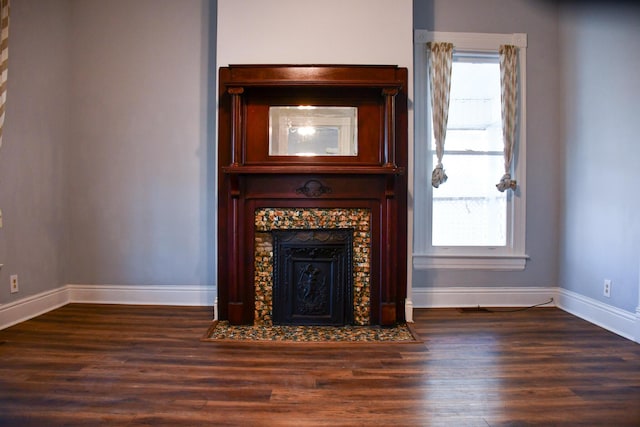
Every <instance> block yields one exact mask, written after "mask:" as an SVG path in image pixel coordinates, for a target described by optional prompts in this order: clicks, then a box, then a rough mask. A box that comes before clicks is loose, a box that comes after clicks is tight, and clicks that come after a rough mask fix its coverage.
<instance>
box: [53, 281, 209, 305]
mask: <svg viewBox="0 0 640 427" xmlns="http://www.w3.org/2000/svg"><path fill="white" fill-rule="evenodd" d="M66 287H67V289H68V290H69V299H70V302H76V303H85V304H141V305H191V306H213V302H214V300H215V299H216V296H217V289H216V287H214V286H198V285H184V286H179V285H175V286H160V285H158V286H152V285H80V284H72V285H67V286H66Z"/></svg>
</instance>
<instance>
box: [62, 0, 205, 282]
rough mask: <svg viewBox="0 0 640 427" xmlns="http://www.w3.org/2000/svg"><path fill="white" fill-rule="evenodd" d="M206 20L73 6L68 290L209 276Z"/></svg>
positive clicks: (170, 1) (112, 6) (199, 15)
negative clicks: (72, 286) (70, 286)
mask: <svg viewBox="0 0 640 427" xmlns="http://www.w3.org/2000/svg"><path fill="white" fill-rule="evenodd" d="M213 7H214V10H215V5H214V6H213ZM209 14H210V9H209V2H208V1H205V0H189V1H174V0H136V1H129V0H111V1H108V2H105V1H103V0H82V1H73V2H72V40H73V41H72V46H71V51H72V53H73V55H72V60H71V69H72V77H73V78H72V83H71V89H70V93H71V117H72V122H71V138H70V144H69V150H68V155H67V163H68V169H67V173H68V176H67V178H68V188H67V191H68V200H69V224H70V227H69V246H68V250H69V252H68V262H69V271H68V273H67V275H66V281H67V282H68V283H80V284H92V283H99V284H117V285H127V284H136V285H151V284H152V285H201V284H207V283H209V282H210V281H212V280H213V278H212V277H211V271H212V265H213V264H212V263H213V261H214V259H215V258H214V256H213V252H212V251H213V248H214V246H213V242H214V238H215V231H214V227H213V221H212V218H213V213H212V212H210V210H211V206H212V204H211V203H212V202H211V200H212V197H213V194H212V193H211V192H210V189H213V188H215V183H213V182H209V180H210V179H212V177H213V176H214V174H212V173H210V170H209V169H210V168H211V167H214V165H215V162H211V150H215V146H214V145H213V144H212V143H211V141H210V140H209V138H208V136H209V135H213V134H214V132H213V130H211V132H209V126H210V125H211V123H210V121H209V117H208V115H209V114H215V113H214V111H215V109H214V108H211V106H209V102H210V97H209V89H210V87H209V83H210V79H209V73H210V70H209V67H210V64H209V58H210V51H209V38H210V33H209V30H210V29H209ZM214 23H215V21H214ZM212 28H213V30H214V31H215V25H213V26H212ZM214 52H215V51H214ZM213 57H214V58H215V53H214V55H213Z"/></svg>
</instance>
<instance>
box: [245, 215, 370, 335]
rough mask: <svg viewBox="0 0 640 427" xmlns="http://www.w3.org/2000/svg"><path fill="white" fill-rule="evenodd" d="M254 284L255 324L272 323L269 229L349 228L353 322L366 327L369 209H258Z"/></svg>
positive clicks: (271, 248)
mask: <svg viewBox="0 0 640 427" xmlns="http://www.w3.org/2000/svg"><path fill="white" fill-rule="evenodd" d="M254 219H255V248H254V268H255V275H254V283H255V314H254V323H255V324H256V325H271V324H272V318H271V313H272V311H271V310H272V307H273V292H272V290H273V242H272V237H271V233H270V231H271V230H289V229H300V230H309V229H318V228H329V229H331V228H352V229H353V230H354V231H353V320H354V324H355V325H360V326H364V325H369V324H370V321H371V317H370V312H371V308H370V297H371V283H370V277H371V210H370V209H362V208H357V209H349V208H332V209H309V208H261V209H256V211H255V215H254Z"/></svg>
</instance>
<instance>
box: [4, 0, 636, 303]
mask: <svg viewBox="0 0 640 427" xmlns="http://www.w3.org/2000/svg"><path fill="white" fill-rule="evenodd" d="M215 6H216V2H215V0H189V1H187V0H184V1H172V0H136V1H135V2H131V1H127V0H115V1H111V2H104V1H102V0H77V1H76V0H47V1H41V0H16V1H14V2H13V3H12V10H11V13H12V15H11V35H10V37H11V41H10V57H9V58H10V59H9V60H10V74H9V85H8V90H9V92H8V105H7V122H6V128H5V134H4V146H3V147H2V148H1V149H0V208H2V210H3V213H4V218H3V219H4V227H3V228H2V229H0V263H4V264H5V266H4V268H3V269H2V270H0V304H4V303H7V302H11V301H15V300H17V299H19V298H24V297H25V296H28V295H34V294H37V293H40V292H43V291H46V290H49V289H55V288H57V287H59V286H61V285H63V284H65V283H101V284H102V283H104V284H155V285H163V284H167V285H180V284H211V283H214V278H215V270H214V266H215V264H214V262H215V253H214V250H215V249H214V248H215V244H214V242H215V224H214V223H213V218H214V215H213V214H214V212H215V194H214V193H215V183H214V181H213V180H214V178H215V171H214V170H213V169H212V168H213V167H214V166H213V165H215V142H214V136H215V132H214V130H213V128H214V122H213V120H214V119H215V117H213V116H214V114H212V113H211V112H212V111H215V99H214V98H213V96H212V93H213V92H214V90H213V88H214V87H215V82H214V81H215V71H212V70H215V64H214V63H213V59H212V58H215V50H214V49H215V22H216V20H215ZM574 7H575V8H577V7H578V6H576V5H573V4H570V3H567V4H566V5H564V6H562V7H560V9H561V10H560V12H561V13H559V9H558V7H557V6H555V3H554V2H549V1H542V0H540V1H538V0H483V1H482V2H479V1H474V0H427V1H422V0H415V1H414V10H415V14H414V27H415V28H420V29H432V30H439V31H465V32H504V33H508V32H526V33H527V34H528V36H529V49H528V68H527V77H528V105H527V111H528V135H527V151H528V152H527V159H528V167H527V172H528V175H527V189H528V199H527V253H528V254H529V255H530V256H531V260H530V261H529V262H528V264H527V268H526V269H525V270H524V271H522V272H488V271H469V272H457V271H438V270H435V271H418V272H415V274H414V285H415V286H438V285H444V286H473V285H477V286H514V285H515V286H518V285H521V286H555V285H558V284H560V285H562V286H564V287H565V288H566V289H569V290H572V291H575V292H578V293H580V294H584V295H587V296H591V297H593V298H600V299H602V297H601V295H602V280H603V279H604V278H610V279H612V280H613V291H612V297H611V299H610V300H608V299H607V300H605V299H603V301H605V302H607V303H611V304H613V305H615V306H617V307H620V308H623V309H626V310H629V311H633V309H634V308H635V305H636V304H637V302H638V295H637V292H638V291H637V288H638V282H639V278H638V274H639V273H638V270H639V268H640V266H639V265H638V264H639V263H640V260H639V258H640V248H639V244H640V243H639V242H640V226H639V222H638V219H637V218H638V215H637V212H638V210H639V209H640V198H638V196H637V195H636V193H637V191H636V190H635V187H636V186H637V184H638V183H639V182H640V175H639V174H640V172H639V171H640V168H638V166H637V159H638V158H640V146H639V145H638V144H637V137H636V138H634V136H636V129H635V127H634V124H635V123H636V122H637V118H636V116H637V111H638V109H637V105H638V104H637V100H638V99H639V96H640V90H639V89H638V78H637V70H638V69H640V59H639V58H638V55H639V54H640V46H638V41H639V40H640V37H639V34H638V26H637V22H638V20H637V15H634V16H632V15H631V14H629V13H628V11H627V13H626V14H625V13H617V12H615V11H611V10H609V11H602V10H599V11H595V12H594V11H591V10H582V9H575V10H574ZM593 7H595V6H593ZM560 28H562V31H560ZM614 43H624V46H627V47H626V48H624V49H622V48H618V47H614V48H612V46H614ZM599 58H601V59H604V60H607V61H609V62H608V65H607V67H606V68H604V69H603V68H602V67H601V65H600V59H599ZM607 77H612V78H613V79H612V82H613V85H614V88H615V90H607V89H606V88H605V86H604V85H603V83H601V82H602V81H603V80H604V79H606V78H607ZM624 82H632V83H631V87H628V86H625V87H623V86H622V84H623V83H624ZM565 141H566V150H565V149H564V146H565ZM603 142H604V144H603ZM621 150H626V151H625V154H624V155H620V154H619V151H621ZM565 182H566V184H565ZM563 197H564V199H566V201H563ZM563 204H564V206H563ZM563 212H564V213H563ZM560 243H562V248H560V247H559V246H560ZM14 273H17V274H19V277H20V293H19V294H15V295H10V294H9V292H8V288H9V274H14Z"/></svg>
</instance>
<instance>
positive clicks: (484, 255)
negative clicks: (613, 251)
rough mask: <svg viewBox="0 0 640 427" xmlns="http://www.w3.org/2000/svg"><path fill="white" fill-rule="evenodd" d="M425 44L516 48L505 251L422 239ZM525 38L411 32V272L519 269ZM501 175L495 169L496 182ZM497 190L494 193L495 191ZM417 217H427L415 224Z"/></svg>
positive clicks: (427, 207) (427, 192)
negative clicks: (513, 185)
mask: <svg viewBox="0 0 640 427" xmlns="http://www.w3.org/2000/svg"><path fill="white" fill-rule="evenodd" d="M430 41H446V42H451V43H453V45H454V48H455V49H459V50H468V51H475V52H497V51H498V48H499V46H500V45H501V44H512V45H515V46H517V47H518V48H519V49H518V51H519V53H518V56H519V57H518V60H519V79H520V84H519V93H518V103H519V104H518V108H519V112H520V113H519V117H518V120H519V122H518V126H519V134H518V142H517V147H516V149H515V152H516V156H515V157H514V166H515V167H514V172H515V173H514V175H513V176H514V179H515V180H517V182H518V190H517V191H516V193H515V194H514V193H513V192H509V194H508V197H512V198H514V199H513V210H512V219H511V220H512V223H513V225H514V227H513V229H512V233H511V240H512V241H511V242H509V244H508V245H507V247H506V248H486V247H482V248H475V247H456V248H434V247H432V246H431V243H430V241H428V238H430V236H431V231H430V228H431V221H430V218H431V199H432V194H433V188H432V187H431V185H430V183H431V171H430V170H428V169H429V168H428V167H427V165H428V164H430V163H431V162H430V161H428V162H427V163H426V164H425V159H429V158H430V152H429V146H428V144H426V143H424V141H425V140H426V139H428V137H427V135H429V132H430V131H431V130H430V128H429V125H430V123H429V120H428V115H427V114H428V111H429V108H428V102H429V100H428V96H426V94H427V93H428V92H427V87H428V81H427V79H425V78H424V76H426V75H427V50H426V46H425V44H426V43H427V42H430ZM526 48H527V35H526V34H523V33H515V34H486V33H457V32H456V33H451V32H434V31H427V30H415V33H414V80H415V81H414V90H415V94H414V120H415V139H414V140H415V141H416V142H415V144H414V157H413V158H414V171H415V175H414V180H415V182H414V195H415V198H414V203H415V206H414V248H413V267H414V268H415V269H417V270H426V269H461V270H469V269H486V270H524V268H525V264H526V260H527V259H528V258H529V257H528V256H527V255H526V253H525V234H526V226H525V224H526V222H525V221H526V218H525V213H526V206H525V197H523V195H525V194H526V182H525V181H526V179H525V178H526V175H527V174H526V129H527V124H526V118H527V114H526V105H527V103H526V100H527V96H526V95H527V94H526V81H527V79H526V70H527V63H526V58H527V55H526V50H527V49H526ZM500 173H501V171H496V182H497V180H499V178H500ZM496 191H497V190H496ZM420 217H422V218H427V219H429V220H428V221H425V220H423V221H420Z"/></svg>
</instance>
